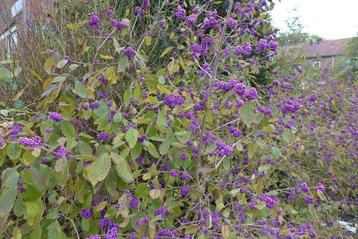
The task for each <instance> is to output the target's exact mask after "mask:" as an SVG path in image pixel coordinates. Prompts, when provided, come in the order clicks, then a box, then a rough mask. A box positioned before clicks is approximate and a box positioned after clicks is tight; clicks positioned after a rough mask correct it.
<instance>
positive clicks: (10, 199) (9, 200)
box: [0, 188, 17, 217]
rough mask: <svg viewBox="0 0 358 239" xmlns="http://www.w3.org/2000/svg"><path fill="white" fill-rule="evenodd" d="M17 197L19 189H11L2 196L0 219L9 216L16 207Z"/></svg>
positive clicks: (0, 199)
mask: <svg viewBox="0 0 358 239" xmlns="http://www.w3.org/2000/svg"><path fill="white" fill-rule="evenodd" d="M16 196H17V188H10V189H8V190H6V191H4V192H3V193H2V194H1V195H0V202H1V203H0V217H2V216H4V215H6V214H8V213H9V212H10V211H11V208H12V206H13V205H14V202H15V199H16Z"/></svg>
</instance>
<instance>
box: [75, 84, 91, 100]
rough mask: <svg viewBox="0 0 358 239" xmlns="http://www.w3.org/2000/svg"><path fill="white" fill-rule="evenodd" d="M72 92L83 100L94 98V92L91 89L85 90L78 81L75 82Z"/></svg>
mask: <svg viewBox="0 0 358 239" xmlns="http://www.w3.org/2000/svg"><path fill="white" fill-rule="evenodd" d="M73 92H74V93H75V94H76V95H78V96H80V97H82V98H84V99H92V98H94V95H93V92H94V90H93V89H91V88H86V86H85V85H84V84H82V83H81V82H80V81H76V82H75V89H74V90H73Z"/></svg>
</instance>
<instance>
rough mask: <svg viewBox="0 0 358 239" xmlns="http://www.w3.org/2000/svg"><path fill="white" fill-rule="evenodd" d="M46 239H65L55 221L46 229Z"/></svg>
mask: <svg viewBox="0 0 358 239" xmlns="http://www.w3.org/2000/svg"><path fill="white" fill-rule="evenodd" d="M47 231H48V237H47V238H48V239H66V238H67V237H66V235H65V234H64V233H63V232H62V229H61V226H60V224H59V223H58V222H57V221H55V222H53V223H51V224H50V225H49V226H48V227H47Z"/></svg>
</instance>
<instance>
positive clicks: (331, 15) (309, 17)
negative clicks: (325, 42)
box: [272, 0, 358, 39]
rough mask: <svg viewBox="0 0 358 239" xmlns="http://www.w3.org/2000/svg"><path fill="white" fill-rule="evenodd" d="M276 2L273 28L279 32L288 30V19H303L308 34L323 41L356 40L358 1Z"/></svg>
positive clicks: (307, 0) (273, 13) (282, 0)
mask: <svg viewBox="0 0 358 239" xmlns="http://www.w3.org/2000/svg"><path fill="white" fill-rule="evenodd" d="M274 1H275V2H276V5H275V8H274V10H273V11H272V18H273V24H274V26H275V27H277V28H279V29H280V30H285V29H287V27H286V23H285V21H286V19H287V18H289V17H290V16H300V17H301V22H302V23H303V25H304V26H305V30H304V31H305V32H307V33H310V34H316V35H318V36H320V37H322V38H324V39H341V38H348V37H354V36H356V35H357V33H358V0H281V2H279V1H278V0H274ZM294 9H297V11H293V10H294Z"/></svg>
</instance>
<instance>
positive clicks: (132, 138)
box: [125, 128, 139, 148]
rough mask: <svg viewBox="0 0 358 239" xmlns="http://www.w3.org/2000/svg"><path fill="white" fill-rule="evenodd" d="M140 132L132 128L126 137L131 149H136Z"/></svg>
mask: <svg viewBox="0 0 358 239" xmlns="http://www.w3.org/2000/svg"><path fill="white" fill-rule="evenodd" d="M138 136H139V133H138V130H136V129H133V128H130V129H129V130H128V131H127V133H126V136H125V139H126V141H127V143H128V145H129V147H130V148H134V146H135V145H136V144H137V140H138Z"/></svg>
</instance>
